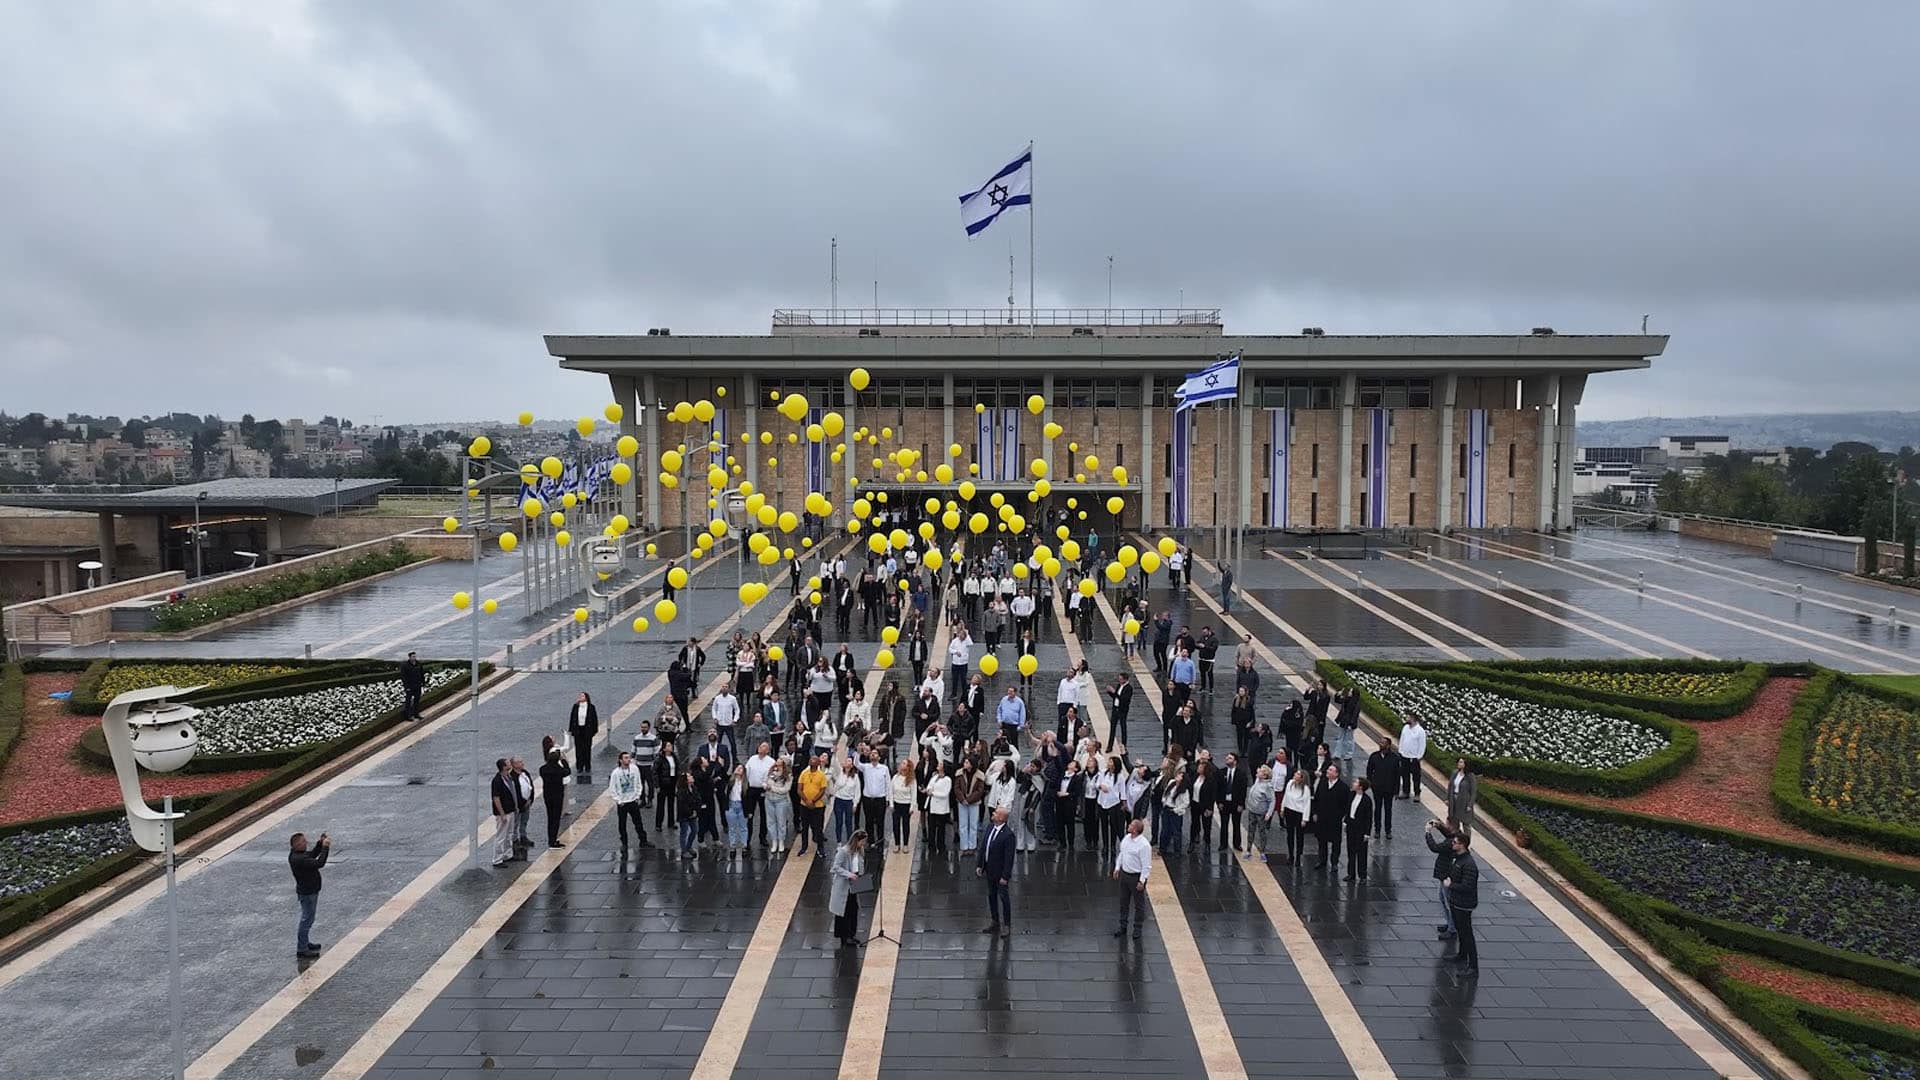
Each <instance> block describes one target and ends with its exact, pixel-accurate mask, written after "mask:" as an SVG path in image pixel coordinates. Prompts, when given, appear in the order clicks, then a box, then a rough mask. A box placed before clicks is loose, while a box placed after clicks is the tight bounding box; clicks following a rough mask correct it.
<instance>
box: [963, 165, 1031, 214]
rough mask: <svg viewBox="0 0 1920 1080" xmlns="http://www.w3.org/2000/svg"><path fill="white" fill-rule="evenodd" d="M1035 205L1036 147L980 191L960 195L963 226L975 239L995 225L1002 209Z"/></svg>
mask: <svg viewBox="0 0 1920 1080" xmlns="http://www.w3.org/2000/svg"><path fill="white" fill-rule="evenodd" d="M1032 205H1033V147H1031V146H1029V147H1027V151H1026V153H1024V154H1021V155H1020V156H1019V157H1017V158H1014V159H1013V161H1012V162H1011V163H1010V164H1008V165H1007V167H1006V168H1004V169H1001V170H1000V171H999V172H997V173H994V174H993V179H991V180H988V181H987V182H986V183H984V184H981V185H980V188H979V190H977V191H972V192H969V193H967V194H965V195H962V196H960V224H962V225H964V226H966V230H967V235H968V236H974V235H976V234H978V233H979V232H980V230H982V229H984V228H986V227H987V226H989V225H991V224H993V222H994V219H996V218H998V217H999V216H1000V212H1001V211H1002V210H1006V209H1008V208H1010V207H1015V206H1032Z"/></svg>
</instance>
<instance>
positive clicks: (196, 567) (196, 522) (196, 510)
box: [193, 491, 207, 580]
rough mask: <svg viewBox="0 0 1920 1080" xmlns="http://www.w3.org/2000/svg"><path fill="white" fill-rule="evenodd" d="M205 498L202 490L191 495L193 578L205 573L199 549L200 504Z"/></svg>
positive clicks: (204, 565)
mask: <svg viewBox="0 0 1920 1080" xmlns="http://www.w3.org/2000/svg"><path fill="white" fill-rule="evenodd" d="M206 500H207V493H206V492H204V491H202V492H201V493H200V494H198V495H195V496H194V497H193V576H194V578H195V580H198V579H200V578H203V577H205V576H206V575H207V568H206V564H205V559H204V558H203V556H202V555H201V551H200V549H201V543H200V504H201V503H203V502H205V501H206Z"/></svg>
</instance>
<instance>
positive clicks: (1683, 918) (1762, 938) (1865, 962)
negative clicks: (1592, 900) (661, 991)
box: [1642, 896, 1920, 998]
mask: <svg viewBox="0 0 1920 1080" xmlns="http://www.w3.org/2000/svg"><path fill="white" fill-rule="evenodd" d="M1642 899H1643V900H1645V901H1646V904H1647V906H1648V907H1649V908H1651V909H1652V910H1653V912H1654V914H1656V915H1659V916H1660V917H1661V918H1663V919H1665V920H1667V921H1668V922H1670V923H1672V924H1674V925H1675V926H1680V927H1685V928H1686V929H1688V930H1692V931H1693V932H1694V933H1696V934H1699V935H1700V936H1701V937H1702V938H1703V939H1705V940H1707V941H1709V942H1712V943H1713V944H1715V945H1719V946H1721V947H1722V948H1727V949H1737V950H1739V951H1741V952H1747V953H1753V954H1754V955H1756V956H1765V957H1768V958H1769V959H1773V960H1778V961H1780V962H1781V963H1783V964H1788V965H1791V966H1793V967H1797V968H1799V969H1800V970H1802V971H1812V972H1817V973H1819V974H1821V975H1831V976H1833V977H1835V978H1838V979H1847V980H1850V981H1852V982H1857V983H1860V984H1862V985H1865V986H1877V987H1879V988H1880V989H1882V990H1891V991H1892V992H1894V993H1896V994H1905V995H1906V996H1907V997H1910V998H1920V970H1915V969H1914V968H1910V967H1907V966H1905V965H1904V964H1896V963H1893V962H1892V961H1888V960H1882V959H1880V958H1878V957H1874V956H1867V955H1864V954H1862V953H1857V952H1849V951H1847V950H1845V949H1835V948H1832V947H1830V946H1826V945H1822V944H1820V943H1819V942H1817V941H1808V940H1807V939H1806V938H1803V937H1798V936H1796V935H1793V934H1783V933H1780V932H1779V931H1776V930H1768V929H1766V928H1764V927H1759V926H1749V925H1747V924H1746V923H1738V922H1729V921H1727V920H1726V919H1715V918H1710V917H1708V916H1705V915H1696V914H1694V913H1693V912H1691V911H1687V910H1685V909H1683V908H1680V907H1676V906H1675V905H1673V904H1670V903H1668V902H1666V901H1665V900H1661V899H1658V898H1656V897H1650V896H1649V897H1642Z"/></svg>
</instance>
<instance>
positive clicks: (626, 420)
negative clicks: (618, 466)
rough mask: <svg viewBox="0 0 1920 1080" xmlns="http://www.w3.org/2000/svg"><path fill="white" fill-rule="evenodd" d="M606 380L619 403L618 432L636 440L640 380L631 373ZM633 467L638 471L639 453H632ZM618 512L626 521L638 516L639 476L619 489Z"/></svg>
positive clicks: (612, 376) (638, 435) (635, 518)
mask: <svg viewBox="0 0 1920 1080" xmlns="http://www.w3.org/2000/svg"><path fill="white" fill-rule="evenodd" d="M607 382H609V383H610V384H612V386H613V400H614V401H615V402H617V403H619V405H620V408H621V410H622V411H621V414H620V434H622V435H631V436H633V437H634V439H635V440H636V441H637V440H638V439H639V438H640V385H639V384H640V380H638V379H636V378H634V377H633V376H631V375H609V376H607ZM634 459H635V460H634V467H635V470H636V471H638V468H639V455H638V454H636V455H634ZM619 498H620V513H622V514H625V515H627V521H628V522H634V521H638V520H639V518H640V484H639V478H638V477H636V478H635V482H634V483H631V484H627V485H626V486H624V487H622V488H620V490H619Z"/></svg>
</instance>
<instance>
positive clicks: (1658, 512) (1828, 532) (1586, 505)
mask: <svg viewBox="0 0 1920 1080" xmlns="http://www.w3.org/2000/svg"><path fill="white" fill-rule="evenodd" d="M1573 505H1574V509H1575V510H1576V511H1584V510H1591V511H1603V510H1608V509H1613V510H1616V511H1617V512H1619V513H1625V514H1634V513H1638V514H1645V515H1648V516H1650V517H1657V518H1672V519H1673V520H1675V521H1698V522H1701V523H1703V524H1708V525H1738V526H1742V527H1744V528H1750V529H1785V530H1787V531H1788V532H1797V533H1813V534H1815V535H1818V536H1840V535H1842V534H1841V533H1838V532H1835V531H1834V530H1832V529H1816V528H1814V527H1813V526H1811V525H1788V524H1786V523H1785V522H1780V521H1753V520H1750V519H1748V518H1736V517H1721V516H1720V515H1718V514H1689V513H1682V512H1680V511H1677V510H1662V509H1660V508H1659V507H1650V508H1638V509H1637V508H1635V507H1631V506H1624V507H1609V506H1608V505H1607V504H1605V503H1595V502H1589V501H1587V500H1584V499H1575V500H1574V501H1573Z"/></svg>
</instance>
